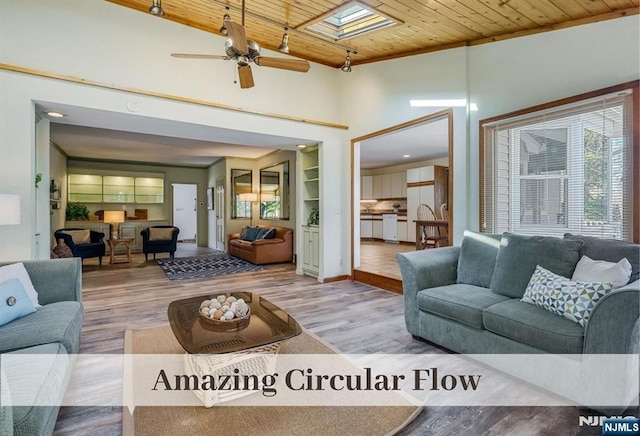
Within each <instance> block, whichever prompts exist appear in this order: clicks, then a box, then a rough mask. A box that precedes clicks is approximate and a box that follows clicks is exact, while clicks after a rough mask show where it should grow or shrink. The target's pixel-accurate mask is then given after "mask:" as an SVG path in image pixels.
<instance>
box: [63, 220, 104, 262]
mask: <svg viewBox="0 0 640 436" xmlns="http://www.w3.org/2000/svg"><path fill="white" fill-rule="evenodd" d="M54 236H55V238H56V241H58V240H60V239H63V240H64V243H65V244H66V245H67V246H68V247H69V248H70V249H71V252H72V253H73V257H79V258H81V259H87V258H89V257H97V258H98V261H99V262H100V265H102V256H104V254H105V252H106V248H105V244H104V233H102V232H96V231H95V230H89V229H75V228H69V229H58V230H56V231H55V233H54Z"/></svg>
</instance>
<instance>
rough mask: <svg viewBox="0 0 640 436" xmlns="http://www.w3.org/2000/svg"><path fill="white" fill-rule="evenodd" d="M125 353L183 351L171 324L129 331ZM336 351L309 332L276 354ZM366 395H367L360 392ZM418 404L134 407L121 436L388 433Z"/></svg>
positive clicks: (416, 411)
mask: <svg viewBox="0 0 640 436" xmlns="http://www.w3.org/2000/svg"><path fill="white" fill-rule="evenodd" d="M125 352H126V353H135V354H165V353H167V354H169V353H171V354H174V353H179V354H182V353H184V350H183V349H182V347H181V346H180V344H179V343H178V341H177V340H176V339H175V337H174V335H173V332H172V331H171V328H170V327H169V326H165V327H157V328H153V329H146V330H128V331H127V332H126V334H125ZM336 352H338V351H337V350H336V349H335V348H333V347H332V346H331V345H329V344H328V343H326V342H324V341H323V340H322V339H320V338H318V337H317V336H315V335H314V334H312V333H311V332H307V331H303V332H302V333H301V334H300V335H298V336H296V337H294V338H291V339H288V340H286V341H284V343H283V345H282V347H281V349H280V353H290V354H332V353H336ZM363 395H366V394H363ZM420 411H421V408H420V407H415V406H406V407H401V406H396V407H316V406H314V407H229V406H225V407H218V408H216V407H212V408H209V409H207V408H205V407H136V408H135V411H134V414H133V416H131V414H130V413H129V411H128V410H127V409H126V408H124V409H123V415H122V417H123V425H122V430H123V435H124V436H147V435H149V436H151V435H153V436H181V435H189V436H201V435H202V436H204V435H224V436H235V435H238V436H240V435H242V436H248V435H260V436H269V435H273V436H276V435H277V436H289V435H295V436H299V435H309V436H312V435H313V436H316V435H333V434H348V435H349V436H358V435H362V436H378V435H391V434H394V433H396V432H398V431H399V430H401V429H402V428H404V427H405V426H406V425H407V424H409V423H410V422H411V421H413V419H414V418H415V417H416V416H418V414H419V413H420Z"/></svg>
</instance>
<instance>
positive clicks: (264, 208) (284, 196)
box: [260, 161, 290, 220]
mask: <svg viewBox="0 0 640 436" xmlns="http://www.w3.org/2000/svg"><path fill="white" fill-rule="evenodd" d="M289 194H290V192H289V161H285V162H280V163H278V164H275V165H272V166H270V167H266V168H262V169H261V170H260V219H263V220H288V219H289V203H290V195H289Z"/></svg>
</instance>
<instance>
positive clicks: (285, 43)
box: [278, 27, 289, 53]
mask: <svg viewBox="0 0 640 436" xmlns="http://www.w3.org/2000/svg"><path fill="white" fill-rule="evenodd" d="M287 30H289V29H287V28H286V27H285V28H284V35H282V44H280V46H279V47H278V51H280V52H282V53H289V34H288V33H287Z"/></svg>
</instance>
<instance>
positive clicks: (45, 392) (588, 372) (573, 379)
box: [0, 353, 639, 409]
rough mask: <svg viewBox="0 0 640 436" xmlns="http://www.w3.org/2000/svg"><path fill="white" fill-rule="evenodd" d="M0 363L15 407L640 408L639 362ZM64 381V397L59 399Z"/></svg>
mask: <svg viewBox="0 0 640 436" xmlns="http://www.w3.org/2000/svg"><path fill="white" fill-rule="evenodd" d="M74 361H75V366H74V368H73V371H72V372H71V375H70V376H69V371H68V368H69V366H70V365H73V364H74ZM0 363H1V370H2V372H3V379H2V380H3V381H4V382H3V383H2V386H1V390H2V392H1V394H2V396H1V398H2V399H3V400H2V402H3V405H14V406H34V405H37V406H50V405H62V406H127V407H129V408H130V409H133V408H135V407H136V406H202V405H204V406H206V407H211V406H214V405H215V406H226V405H230V406H239V405H241V406H372V405H373V406H407V405H421V404H427V405H432V406H567V405H582V406H600V407H602V406H613V407H616V406H629V405H637V404H638V386H639V380H638V374H639V369H638V368H639V364H638V356H637V355H541V354H534V355H515V354H482V355H479V354H475V355H459V354H401V355H398V354H368V355H357V354H349V355H347V354H321V355H314V354H280V355H275V354H260V353H248V354H216V355H191V354H184V355H179V354H168V355H156V354H135V355H134V354H127V355H113V354H79V355H74V356H67V355H27V354H3V355H2V356H1V357H0ZM501 371H504V372H501ZM67 383H68V384H69V386H68V388H67V390H66V395H65V396H64V398H58V396H56V395H54V393H55V392H63V391H64V389H62V387H64V385H66V384H67ZM49 387H51V388H49ZM9 403H10V404H9Z"/></svg>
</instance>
